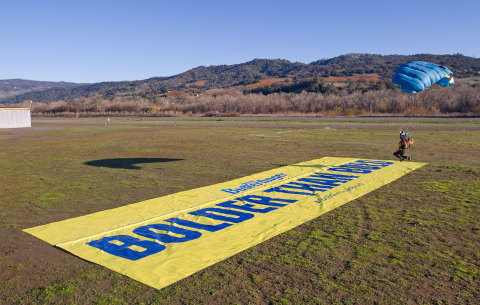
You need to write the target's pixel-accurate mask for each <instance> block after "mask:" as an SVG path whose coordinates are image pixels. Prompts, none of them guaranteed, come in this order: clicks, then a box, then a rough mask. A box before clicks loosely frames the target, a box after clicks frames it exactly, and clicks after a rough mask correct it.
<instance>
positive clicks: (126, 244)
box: [86, 160, 394, 261]
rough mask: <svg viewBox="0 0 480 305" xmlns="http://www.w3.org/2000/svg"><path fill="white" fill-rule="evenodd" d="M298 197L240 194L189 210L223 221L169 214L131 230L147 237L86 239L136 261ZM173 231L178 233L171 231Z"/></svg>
mask: <svg viewBox="0 0 480 305" xmlns="http://www.w3.org/2000/svg"><path fill="white" fill-rule="evenodd" d="M391 164H394V162H387V161H374V160H357V161H354V162H350V163H348V164H344V165H340V166H334V167H330V168H329V169H328V170H330V171H336V172H345V173H354V174H367V173H371V172H372V171H374V170H378V169H381V168H383V167H386V166H389V165H391ZM285 176H286V175H285V174H277V175H274V176H272V177H270V178H267V179H263V180H262V179H260V180H256V181H253V182H255V183H251V184H242V186H241V187H240V188H237V189H223V190H222V191H224V192H227V193H231V194H236V193H238V192H242V191H244V190H247V189H249V188H254V187H256V186H257V185H262V184H264V183H268V182H271V181H274V180H281V179H283V178H284V177H285ZM358 177H360V176H359V175H344V174H330V173H315V174H312V175H310V176H307V177H304V178H300V179H298V180H297V181H295V182H289V183H285V184H282V185H279V186H276V187H273V188H270V189H267V190H265V191H264V192H265V193H274V192H278V193H287V194H297V195H305V196H314V195H315V192H325V191H327V190H330V189H332V188H335V187H337V186H339V185H341V184H343V183H347V182H349V181H352V180H354V179H355V178H358ZM249 183H250V182H249ZM355 187H357V186H355ZM353 188H354V187H351V189H353ZM348 190H350V189H348ZM345 191H346V190H345ZM345 191H344V192H345ZM336 194H337V193H336ZM324 199H327V198H324ZM297 201H298V200H296V199H282V198H272V197H269V196H259V195H247V196H241V197H238V198H235V199H232V200H228V201H225V202H221V203H218V204H216V205H215V207H208V208H203V209H199V210H196V211H192V212H189V213H188V214H190V215H194V216H200V217H205V218H209V219H214V220H218V221H221V223H219V224H216V225H207V224H202V223H199V222H195V221H191V220H185V219H180V218H169V219H166V220H163V221H165V222H167V223H168V224H164V223H163V224H161V223H156V224H149V225H144V226H140V227H137V228H135V229H133V231H132V233H134V234H136V235H138V236H142V237H144V238H148V240H144V239H139V238H136V237H133V236H129V235H115V236H108V237H102V238H100V239H98V240H93V241H90V242H87V243H86V244H87V245H89V246H92V247H94V248H97V249H100V250H102V251H104V252H106V253H109V254H111V255H114V256H117V257H121V258H125V259H129V260H133V261H135V260H138V259H141V258H144V257H147V256H150V255H153V254H156V253H158V252H161V251H163V250H164V249H166V247H167V246H168V244H170V243H183V242H188V241H190V240H194V239H198V238H200V237H201V236H202V233H201V232H199V231H197V230H204V231H208V232H217V231H220V230H223V229H225V228H228V227H230V226H232V225H235V224H237V223H241V222H243V221H246V220H248V219H251V218H253V217H254V216H255V214H258V213H260V214H264V213H268V212H271V211H275V210H277V209H278V208H281V207H284V206H287V205H288V204H290V203H295V202H297ZM177 225H179V226H182V227H186V228H190V229H192V230H189V229H186V228H181V227H178V226H177ZM170 233H173V234H175V235H171V234H170Z"/></svg>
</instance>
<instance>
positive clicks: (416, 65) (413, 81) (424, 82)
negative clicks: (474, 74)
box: [392, 61, 454, 93]
mask: <svg viewBox="0 0 480 305" xmlns="http://www.w3.org/2000/svg"><path fill="white" fill-rule="evenodd" d="M392 82H393V84H394V85H395V87H397V88H399V89H401V90H402V91H403V92H406V93H417V92H420V91H422V90H424V89H426V88H428V87H430V86H432V85H433V84H438V85H440V86H442V87H446V86H451V85H453V83H454V80H453V72H452V71H451V70H450V69H448V68H447V67H444V66H441V65H437V64H432V63H430V62H426V61H411V62H408V63H406V64H404V65H401V66H400V67H399V68H398V69H397V71H395V75H394V76H393V77H392Z"/></svg>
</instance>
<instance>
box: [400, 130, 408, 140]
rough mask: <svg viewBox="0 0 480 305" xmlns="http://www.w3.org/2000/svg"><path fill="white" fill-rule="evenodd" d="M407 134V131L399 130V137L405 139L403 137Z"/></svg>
mask: <svg viewBox="0 0 480 305" xmlns="http://www.w3.org/2000/svg"><path fill="white" fill-rule="evenodd" d="M406 136H407V133H406V132H405V131H403V130H402V131H400V139H405V137H406Z"/></svg>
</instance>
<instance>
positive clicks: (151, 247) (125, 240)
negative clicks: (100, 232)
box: [87, 235, 165, 261]
mask: <svg viewBox="0 0 480 305" xmlns="http://www.w3.org/2000/svg"><path fill="white" fill-rule="evenodd" d="M115 241H116V242H117V243H121V245H117V244H116V243H113V242H115ZM87 245H89V246H92V247H95V248H97V249H100V250H102V251H105V252H107V253H110V254H112V255H115V256H119V257H123V258H126V259H129V260H132V261H136V260H137V259H141V258H144V257H146V256H149V255H152V254H155V253H158V252H161V251H163V250H164V249H165V246H164V245H162V244H159V243H156V242H154V241H150V240H141V239H138V238H135V237H132V236H128V235H116V236H108V237H103V238H101V239H98V240H93V241H91V242H88V243H87ZM131 246H137V247H140V248H143V249H145V250H144V251H136V250H133V249H130V248H129V247H131Z"/></svg>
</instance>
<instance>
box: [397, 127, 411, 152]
mask: <svg viewBox="0 0 480 305" xmlns="http://www.w3.org/2000/svg"><path fill="white" fill-rule="evenodd" d="M410 134H411V133H410V132H404V131H403V130H402V131H400V142H398V149H400V150H404V149H408V148H410V145H412V144H413V138H407V136H408V135H410Z"/></svg>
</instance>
